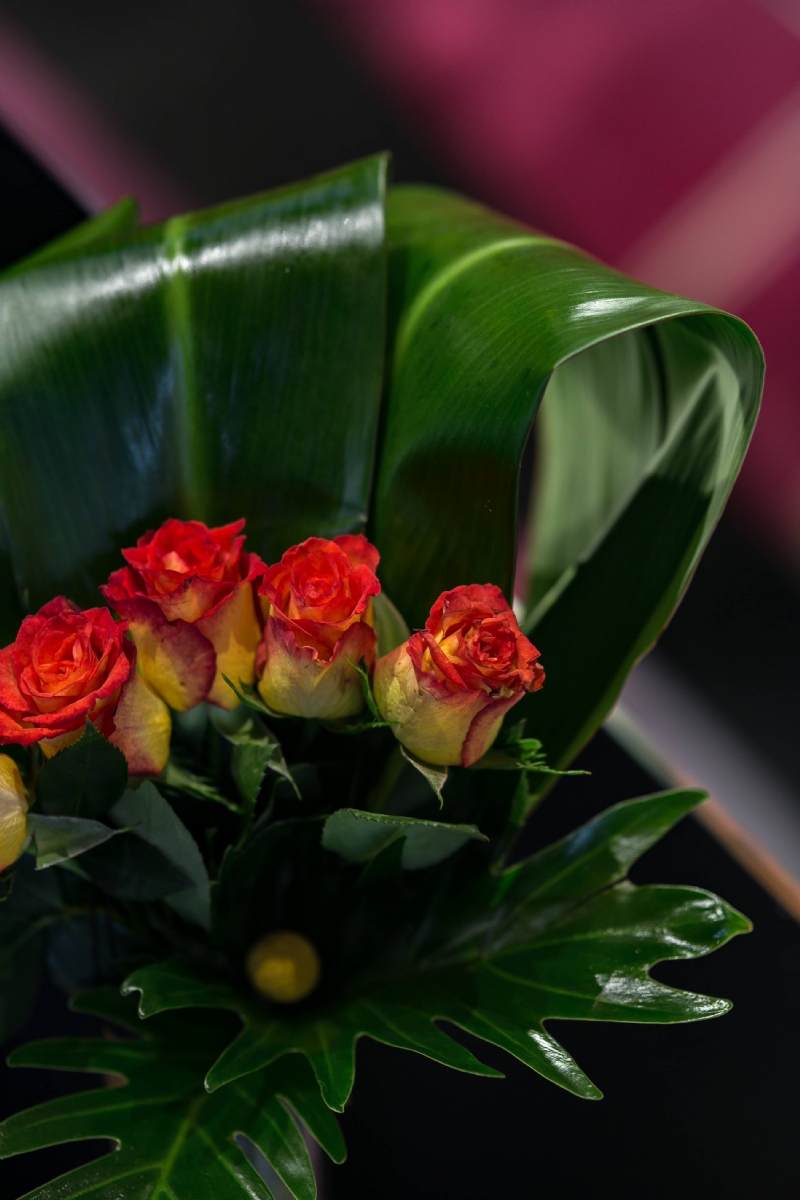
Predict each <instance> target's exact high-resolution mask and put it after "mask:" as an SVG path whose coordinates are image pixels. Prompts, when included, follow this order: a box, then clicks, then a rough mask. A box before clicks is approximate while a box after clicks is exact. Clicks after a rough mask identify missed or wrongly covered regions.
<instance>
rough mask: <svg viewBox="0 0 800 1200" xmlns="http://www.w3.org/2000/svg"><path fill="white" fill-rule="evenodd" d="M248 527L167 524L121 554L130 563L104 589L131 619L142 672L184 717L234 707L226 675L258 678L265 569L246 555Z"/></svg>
mask: <svg viewBox="0 0 800 1200" xmlns="http://www.w3.org/2000/svg"><path fill="white" fill-rule="evenodd" d="M243 529H244V521H243V520H241V521H234V522H233V524H232V525H222V526H220V528H218V529H209V528H208V526H207V525H204V524H203V522H202V521H176V520H174V519H170V520H169V521H165V522H164V524H163V525H162V526H161V528H160V529H158V530H156V532H155V533H153V532H150V533H146V534H145V535H144V537H141V538H139V541H138V542H137V543H136V547H135V548H134V549H130V550H123V551H122V554H123V557H124V558H125V559H126V560H127V562H128V564H129V565H128V566H127V567H122V568H121V569H120V570H119V571H115V572H114V573H113V575H111V577H110V578H109V581H108V583H107V585H106V586H105V587H103V588H101V589H100V590H101V592H102V593H103V595H104V596H105V598H106V600H107V601H108V603H109V604H110V605H111V607H112V608H114V609H115V610H116V611H117V612H118V613H119V614H120V616H121V617H124V618H125V619H126V620H127V621H128V627H129V629H130V632H131V637H132V638H133V640H134V642H135V643H136V647H137V649H138V651H139V670H140V671H141V672H142V674H143V675H144V677H145V679H146V680H147V681H148V683H149V684H150V685H151V686H152V687H153V688H154V689H155V690H156V691H157V692H158V694H159V695H160V696H162V697H163V698H164V700H166V702H167V704H169V705H170V706H171V707H172V708H175V709H178V710H179V711H184V710H185V709H187V708H192V707H193V706H194V705H195V704H199V703H200V702H201V701H203V700H208V701H209V702H210V703H212V704H217V705H219V706H220V707H221V708H235V707H236V705H237V703H238V701H237V699H236V696H235V695H234V693H233V692H232V691H231V689H230V688H229V687H228V685H227V684H226V683H225V680H224V679H223V678H222V676H223V675H227V676H228V678H229V679H233V680H234V681H237V680H240V679H241V680H242V681H243V682H244V683H253V682H254V680H255V659H256V647H257V646H258V642H259V638H260V636H261V625H260V622H259V619H258V615H257V612H256V602H255V590H254V581H255V580H256V579H257V578H258V577H259V576H260V575H262V574H263V572H264V571H265V569H266V568H265V565H264V563H262V561H261V559H260V558H259V557H258V555H257V554H248V553H247V552H246V551H245V549H244V538H243V537H239V536H238V535H239V534H240V533H241V532H242V530H243Z"/></svg>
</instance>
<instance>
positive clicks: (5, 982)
mask: <svg viewBox="0 0 800 1200" xmlns="http://www.w3.org/2000/svg"><path fill="white" fill-rule="evenodd" d="M5 879H9V880H10V884H11V886H10V890H9V894H8V896H7V898H6V899H5V900H4V901H3V902H2V904H0V1041H4V1040H5V1039H6V1038H7V1037H10V1036H11V1034H12V1033H15V1032H16V1030H17V1029H18V1028H19V1026H20V1025H22V1024H23V1023H24V1021H25V1018H26V1017H27V1015H28V1011H29V1009H30V1007H31V1005H32V1004H33V1000H34V997H35V994H36V989H37V986H38V983H39V976H40V973H41V965H42V955H43V952H44V945H45V931H46V930H47V928H48V926H49V925H50V924H51V922H52V921H54V920H55V919H57V917H58V916H59V915H60V911H61V896H60V893H59V889H58V883H57V881H56V878H55V874H54V873H53V872H50V871H48V872H45V873H39V874H36V873H35V872H34V866H33V862H32V860H31V859H30V858H29V857H28V856H27V855H26V856H24V857H23V858H22V859H21V860H20V861H19V862H18V863H17V864H16V866H15V867H14V869H13V874H12V875H10V876H8V875H4V880H5Z"/></svg>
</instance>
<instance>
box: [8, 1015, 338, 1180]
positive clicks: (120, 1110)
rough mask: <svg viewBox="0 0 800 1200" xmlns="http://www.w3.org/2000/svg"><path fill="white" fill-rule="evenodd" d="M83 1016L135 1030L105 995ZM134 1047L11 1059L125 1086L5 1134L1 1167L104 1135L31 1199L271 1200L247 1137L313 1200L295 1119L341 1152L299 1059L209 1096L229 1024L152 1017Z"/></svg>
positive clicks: (42, 1108)
mask: <svg viewBox="0 0 800 1200" xmlns="http://www.w3.org/2000/svg"><path fill="white" fill-rule="evenodd" d="M94 999H95V997H88V998H87V997H84V998H83V999H82V1001H81V1004H80V1008H81V1009H82V1010H83V1011H88V1012H96V1013H97V1014H98V1015H100V1016H103V1017H105V1018H107V1019H112V1020H115V1021H120V1020H121V1021H122V1022H123V1023H124V1024H126V1025H127V1026H128V1027H131V1024H132V1022H131V1017H133V1023H134V1024H136V1025H138V1024H139V1023H138V1022H136V1018H135V1015H134V1010H133V1009H132V1007H131V1006H130V1004H128V1005H123V1004H122V1002H120V1001H119V1000H117V1001H116V1002H115V1003H114V1002H111V1003H110V1002H109V999H108V998H107V997H103V996H100V997H98V1001H99V1002H98V1003H97V1004H94V1003H93V1000H94ZM136 1032H137V1033H139V1034H140V1035H141V1036H140V1037H138V1038H136V1039H135V1040H124V1041H119V1040H114V1041H109V1040H108V1039H93V1038H75V1039H66V1038H65V1039H54V1040H52V1041H46V1042H35V1043H33V1044H32V1045H29V1046H25V1047H23V1048H22V1049H20V1050H17V1051H15V1052H14V1054H12V1056H11V1058H10V1060H9V1061H10V1063H11V1065H12V1066H36V1067H48V1068H55V1069H56V1070H69V1071H94V1072H98V1073H102V1074H111V1075H114V1076H119V1077H121V1078H122V1080H124V1083H123V1084H122V1085H121V1086H118V1087H112V1088H109V1087H104V1088H101V1089H100V1090H99V1091H88V1092H79V1093H78V1094H77V1095H73V1096H67V1097H64V1098H62V1099H58V1100H53V1101H50V1102H49V1103H47V1104H42V1105H39V1106H38V1107H37V1108H33V1109H29V1110H28V1111H26V1112H22V1113H18V1114H16V1115H15V1116H13V1117H9V1118H8V1120H7V1121H5V1122H4V1123H3V1124H2V1125H0V1158H8V1157H10V1156H11V1155H14V1154H21V1153H24V1152H26V1151H29V1150H35V1149H38V1148H40V1147H43V1146H51V1145H55V1144H57V1143H59V1142H63V1141H68V1140H73V1139H76V1138H110V1139H112V1140H113V1141H114V1142H115V1143H116V1144H117V1146H118V1149H117V1150H116V1152H115V1153H111V1154H106V1155H105V1156H104V1157H102V1158H100V1159H97V1160H96V1161H95V1162H92V1163H89V1164H88V1166H85V1167H81V1168H79V1169H78V1170H77V1171H72V1172H70V1173H69V1174H68V1175H65V1176H62V1177H61V1178H60V1179H59V1180H57V1181H56V1182H55V1183H54V1184H46V1185H45V1186H44V1187H41V1188H37V1189H35V1190H34V1191H33V1192H31V1193H29V1196H30V1200H34V1198H36V1200H55V1197H56V1196H58V1197H59V1200H68V1198H69V1197H79V1196H87V1195H91V1196H95V1197H97V1198H98V1200H101V1198H102V1200H112V1197H118V1196H121V1195H125V1196H128V1195H130V1196H134V1195H135V1196H136V1198H137V1200H199V1197H201V1196H209V1197H211V1196H213V1197H214V1200H244V1198H245V1197H250V1198H251V1200H271V1193H270V1192H269V1190H268V1188H267V1187H266V1185H265V1184H264V1183H263V1182H262V1181H261V1179H260V1178H259V1177H258V1176H257V1175H256V1173H255V1171H254V1170H253V1168H252V1167H251V1166H250V1164H249V1162H248V1161H247V1159H246V1157H245V1155H244V1153H243V1152H242V1151H241V1150H240V1149H239V1147H238V1146H237V1145H236V1143H235V1141H234V1135H235V1134H237V1133H243V1134H245V1136H246V1137H247V1138H248V1139H249V1140H250V1141H251V1142H252V1143H253V1144H254V1145H256V1146H257V1147H258V1149H259V1150H261V1152H262V1154H263V1155H264V1156H265V1158H266V1159H267V1160H268V1161H269V1162H270V1163H271V1165H272V1166H273V1168H274V1170H275V1172H276V1174H277V1175H278V1177H279V1178H280V1179H281V1180H282V1182H283V1183H284V1184H285V1185H286V1187H287V1189H288V1190H289V1192H290V1194H291V1195H292V1196H294V1197H296V1200H315V1197H316V1195H317V1189H316V1184H315V1181H314V1174H313V1170H312V1167H311V1162H310V1159H309V1157H308V1151H307V1150H306V1147H305V1144H304V1142H303V1138H302V1136H301V1133H300V1130H299V1129H298V1127H297V1124H296V1123H295V1121H294V1119H293V1116H292V1113H296V1114H297V1116H298V1117H299V1118H300V1120H301V1121H303V1122H304V1124H305V1125H306V1126H307V1128H308V1129H309V1131H310V1132H311V1133H312V1135H313V1136H314V1137H315V1138H316V1139H317V1140H318V1141H319V1142H320V1144H321V1145H322V1147H323V1149H325V1150H326V1151H327V1152H328V1153H329V1154H330V1155H331V1157H333V1158H334V1160H335V1161H337V1162H341V1161H342V1159H343V1158H344V1145H343V1143H342V1139H341V1134H340V1133H339V1130H338V1127H337V1126H336V1123H335V1120H334V1118H333V1117H332V1116H331V1114H330V1112H329V1111H328V1109H327V1108H326V1107H325V1105H323V1104H322V1103H321V1101H320V1098H319V1090H318V1088H317V1086H316V1083H315V1081H314V1077H313V1075H312V1074H311V1071H310V1069H309V1068H308V1066H307V1064H306V1063H305V1062H303V1060H302V1059H300V1058H298V1057H297V1056H296V1055H293V1056H291V1058H286V1059H283V1060H281V1061H280V1062H277V1063H275V1065H274V1066H273V1067H271V1068H270V1069H269V1070H267V1071H263V1072H257V1073H256V1074H254V1075H251V1076H249V1077H248V1079H246V1080H241V1081H240V1082H239V1083H238V1084H237V1085H236V1086H235V1087H233V1088H228V1089H226V1090H225V1091H224V1092H221V1093H218V1094H217V1095H215V1096H210V1095H208V1093H207V1092H206V1091H205V1089H204V1087H203V1073H204V1064H206V1063H207V1062H208V1058H209V1055H213V1053H214V1048H215V1046H218V1045H219V1043H220V1039H221V1038H222V1039H224V1037H225V1022H222V1023H220V1021H219V1019H217V1020H216V1021H209V1020H208V1019H206V1018H203V1017H198V1016H196V1015H194V1014H192V1015H189V1016H187V1015H186V1014H183V1015H182V1016H181V1017H180V1018H176V1017H173V1016H166V1017H159V1018H156V1019H155V1020H154V1021H153V1022H149V1023H148V1024H147V1026H146V1027H144V1028H142V1029H139V1028H137V1029H136Z"/></svg>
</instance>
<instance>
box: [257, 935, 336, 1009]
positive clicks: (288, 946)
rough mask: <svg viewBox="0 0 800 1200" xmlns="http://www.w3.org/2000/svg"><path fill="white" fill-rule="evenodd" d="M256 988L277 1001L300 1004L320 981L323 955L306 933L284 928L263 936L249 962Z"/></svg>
mask: <svg viewBox="0 0 800 1200" xmlns="http://www.w3.org/2000/svg"><path fill="white" fill-rule="evenodd" d="M245 966H246V968H247V974H248V975H249V976H250V980H251V982H252V984H253V987H254V988H255V989H256V991H258V992H260V993H261V995H262V996H266V997H267V999H268V1000H274V1001H275V1003H276V1004H296V1003H297V1002H298V1001H299V1000H305V998H306V996H310V995H311V993H312V992H313V990H314V988H315V987H316V986H317V984H318V983H319V977H320V972H321V969H322V968H321V964H320V961H319V955H318V954H317V952H316V950H315V949H314V947H313V946H312V944H311V942H310V941H309V940H308V938H306V937H303V935H302V933H292V932H291V930H288V929H281V930H278V931H277V932H276V933H268V934H267V935H266V936H265V937H263V938H260V939H259V940H258V941H257V942H256V944H255V945H254V946H253V947H252V948H251V950H250V952H249V954H248V955H247V961H246V963H245Z"/></svg>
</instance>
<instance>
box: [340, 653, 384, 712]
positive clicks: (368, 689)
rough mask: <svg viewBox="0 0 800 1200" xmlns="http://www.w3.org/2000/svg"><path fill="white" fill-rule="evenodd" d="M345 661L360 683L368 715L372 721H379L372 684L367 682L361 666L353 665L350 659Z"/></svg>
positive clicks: (367, 677) (365, 673)
mask: <svg viewBox="0 0 800 1200" xmlns="http://www.w3.org/2000/svg"><path fill="white" fill-rule="evenodd" d="M347 661H348V662H349V664H350V666H351V667H352V668H353V670H354V671H355V673H356V675H357V676H358V678H359V680H360V682H361V691H362V693H363V695H364V703H365V704H366V706H367V709H368V711H369V713H370V715H371V716H372V718H373V720H375V721H379V720H380V717H381V714H380V713H379V712H378V705H377V703H376V701H375V697H374V696H373V694H372V684H371V683H370V681H369V675H368V674H367V672H366V671H365V670H364V668H363V667H362V666H360V665H359V664H358V663H354V662H353V660H352V658H348V660H347Z"/></svg>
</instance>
